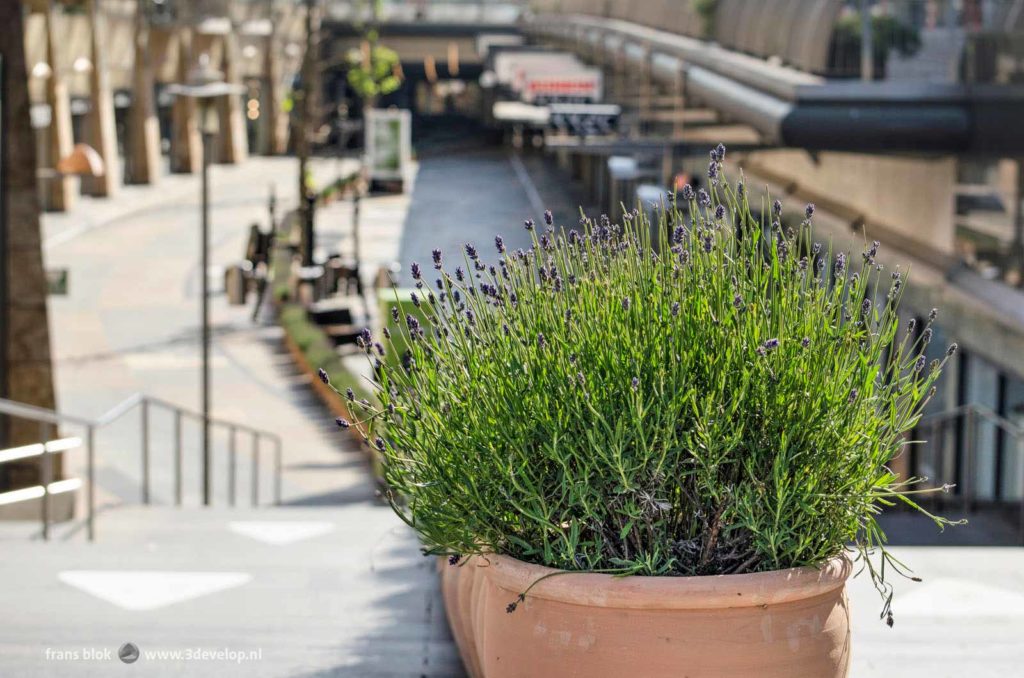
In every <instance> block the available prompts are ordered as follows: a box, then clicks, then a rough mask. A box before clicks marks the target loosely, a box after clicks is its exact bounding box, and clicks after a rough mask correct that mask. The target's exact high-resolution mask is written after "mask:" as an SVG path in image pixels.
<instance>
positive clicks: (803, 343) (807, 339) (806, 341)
mask: <svg viewBox="0 0 1024 678" xmlns="http://www.w3.org/2000/svg"><path fill="white" fill-rule="evenodd" d="M800 345H801V346H802V347H804V348H807V347H808V346H810V345H811V338H810V337H804V338H803V339H801V340H800Z"/></svg>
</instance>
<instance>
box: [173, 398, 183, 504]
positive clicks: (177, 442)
mask: <svg viewBox="0 0 1024 678" xmlns="http://www.w3.org/2000/svg"><path fill="white" fill-rule="evenodd" d="M181 475H182V460H181V410H175V411H174V503H175V504H176V505H178V506H181V485H182V480H181Z"/></svg>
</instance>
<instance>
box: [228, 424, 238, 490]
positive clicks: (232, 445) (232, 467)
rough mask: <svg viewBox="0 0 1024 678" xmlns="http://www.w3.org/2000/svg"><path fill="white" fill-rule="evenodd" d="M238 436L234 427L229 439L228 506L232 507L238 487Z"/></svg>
mask: <svg viewBox="0 0 1024 678" xmlns="http://www.w3.org/2000/svg"><path fill="white" fill-rule="evenodd" d="M237 434H238V431H236V430H235V427H234V426H232V427H231V432H230V436H231V437H230V438H229V439H228V504H229V505H230V506H234V505H235V487H236V485H237V483H236V482H235V474H236V472H237V469H236V455H235V449H236V443H237V437H238V435H237Z"/></svg>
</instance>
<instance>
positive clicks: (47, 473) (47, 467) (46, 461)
mask: <svg viewBox="0 0 1024 678" xmlns="http://www.w3.org/2000/svg"><path fill="white" fill-rule="evenodd" d="M49 439H50V424H49V423H47V422H45V421H41V422H39V442H40V443H41V444H42V446H43V455H42V457H40V459H39V462H40V463H39V475H40V481H41V482H40V484H41V485H42V486H43V496H42V497H40V507H39V512H40V518H41V519H42V521H43V541H49V539H50V482H51V479H52V478H53V466H52V464H53V458H52V457H51V456H50V454H49V452H47V450H46V442H47V441H48V440H49Z"/></svg>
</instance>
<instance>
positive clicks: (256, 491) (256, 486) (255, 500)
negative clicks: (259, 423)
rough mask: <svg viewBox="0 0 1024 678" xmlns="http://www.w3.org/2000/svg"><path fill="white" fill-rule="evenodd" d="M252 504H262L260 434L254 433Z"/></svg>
mask: <svg viewBox="0 0 1024 678" xmlns="http://www.w3.org/2000/svg"><path fill="white" fill-rule="evenodd" d="M252 505H253V506H259V505H260V436H259V434H257V433H253V434H252Z"/></svg>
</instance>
